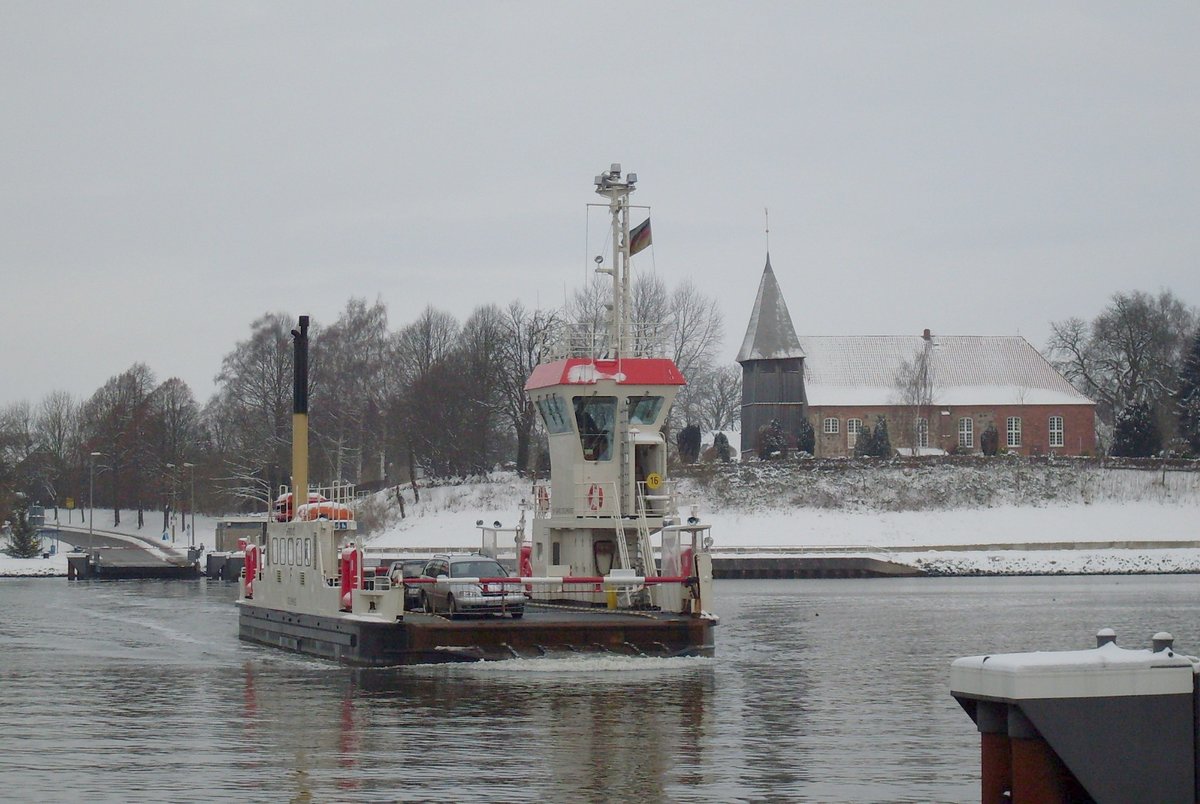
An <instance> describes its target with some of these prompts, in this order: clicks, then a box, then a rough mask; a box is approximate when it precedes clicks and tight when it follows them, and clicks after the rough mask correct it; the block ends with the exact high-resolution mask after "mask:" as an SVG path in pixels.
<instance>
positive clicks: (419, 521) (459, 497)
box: [367, 470, 1200, 575]
mask: <svg viewBox="0 0 1200 804" xmlns="http://www.w3.org/2000/svg"><path fill="white" fill-rule="evenodd" d="M889 472H891V470H884V472H883V473H882V474H881V475H879V476H877V478H876V479H877V480H884V479H888V480H895V479H893V478H885V475H886V474H888V473H889ZM1011 479H1012V476H1011V475H1010V474H1003V475H1001V476H1000V477H999V479H998V480H997V479H996V478H992V479H991V480H990V481H989V480H988V479H986V478H983V479H981V477H980V476H979V475H978V474H976V475H973V476H971V477H968V478H966V480H967V481H968V482H969V483H970V484H972V485H973V486H974V487H975V488H977V489H987V494H988V496H989V497H992V498H998V497H1000V496H1001V493H1000V492H999V491H997V490H996V489H995V488H994V487H995V485H996V484H997V483H999V484H1000V485H1004V484H1007V483H1008V482H1009V481H1010V480H1011ZM820 482H822V483H823V484H827V485H828V484H829V483H830V482H831V481H830V480H829V479H828V478H825V479H821V481H820ZM859 482H860V481H858V480H857V479H852V480H851V485H854V484H856V483H859ZM897 482H900V481H897ZM989 482H990V483H991V486H990V487H989ZM864 485H865V484H864ZM1054 485H1055V486H1056V487H1057V488H1059V489H1066V490H1067V493H1065V494H1064V495H1063V496H1065V497H1068V498H1070V499H1072V500H1075V501H1072V502H1062V501H1057V502H1055V501H1051V502H1047V501H1046V500H1047V497H1046V496H1045V495H1038V497H1037V499H1038V503H1037V504H1032V503H1027V504H1024V505H1020V504H999V505H994V506H993V507H981V508H951V509H948V510H907V511H888V510H863V509H862V507H861V506H857V505H856V506H854V507H853V508H851V509H848V510H847V509H835V508H828V507H807V506H803V505H799V504H797V503H795V502H794V501H792V500H785V498H784V497H783V496H781V495H780V494H778V493H777V492H778V490H779V489H778V486H776V485H773V484H770V483H768V484H765V485H764V486H763V487H762V488H759V489H758V490H755V489H753V488H747V489H740V490H738V491H737V492H736V493H730V492H729V491H728V489H727V492H726V493H724V494H717V495H713V494H711V493H710V492H711V486H710V484H709V483H706V482H702V481H699V480H695V479H683V480H682V481H681V482H680V501H681V505H682V506H683V508H684V510H685V511H687V510H690V506H692V505H695V506H696V509H697V513H698V514H699V515H700V517H701V519H702V520H703V521H705V522H709V523H711V524H712V525H713V529H712V536H713V542H714V549H715V550H716V551H717V554H718V555H720V553H721V552H723V551H737V552H739V553H744V552H746V551H753V550H755V549H757V548H762V549H765V550H768V551H770V552H771V554H773V555H786V554H787V553H786V550H788V549H789V548H791V549H793V550H794V551H795V553H797V554H801V553H802V554H805V555H818V554H821V553H822V552H823V551H832V552H836V553H838V554H842V555H844V554H846V552H847V551H853V552H855V553H859V554H863V555H871V556H876V557H879V558H883V559H886V560H889V561H895V562H898V563H904V564H910V565H912V566H916V567H920V568H921V569H923V570H925V571H927V572H930V573H932V574H965V575H975V574H1068V573H1069V574H1076V573H1127V572H1200V506H1198V504H1197V500H1198V499H1200V497H1197V496H1196V495H1197V492H1196V491H1195V490H1194V486H1195V485H1196V484H1194V483H1193V478H1191V477H1187V478H1182V479H1179V480H1174V481H1170V480H1169V481H1168V485H1167V486H1166V487H1165V490H1166V491H1165V493H1164V491H1163V490H1162V487H1161V486H1160V488H1157V489H1156V488H1155V486H1154V483H1153V478H1150V477H1148V476H1146V475H1145V474H1140V475H1131V474H1129V473H1125V472H1122V473H1120V474H1117V475H1115V476H1106V475H1105V474H1104V473H1098V474H1091V475H1089V476H1088V477H1087V478H1084V479H1082V480H1081V479H1079V478H1075V479H1073V480H1071V479H1068V478H1067V477H1066V476H1064V475H1058V476H1057V477H1056V479H1055V481H1054ZM1039 487H1040V488H1043V489H1044V488H1045V487H1046V484H1039ZM1080 488H1084V489H1087V490H1088V494H1087V496H1088V497H1089V498H1093V497H1101V498H1105V497H1116V498H1118V499H1119V500H1121V501H1103V502H1092V503H1086V502H1080V501H1078V497H1076V496H1074V493H1075V492H1076V491H1078V489H1080ZM1096 489H1107V492H1106V493H1095V494H1093V491H1095V490H1096ZM528 491H529V490H528V484H527V483H526V482H525V481H522V480H520V479H519V478H516V477H512V476H498V477H494V478H491V479H489V480H486V481H479V480H474V481H470V482H464V483H462V484H458V485H450V486H441V487H434V488H427V489H422V490H421V500H420V502H419V503H417V502H415V501H414V500H413V499H412V492H411V489H405V490H403V493H404V494H405V499H406V503H405V508H406V514H407V516H406V517H405V518H404V519H399V515H398V511H397V510H393V512H392V514H391V515H392V516H393V517H394V518H393V519H391V520H390V521H388V523H387V524H386V525H384V526H382V527H380V528H379V529H378V530H377V531H376V532H375V533H373V534H371V535H370V536H369V538H368V540H367V546H368V549H369V550H370V549H385V548H386V549H389V550H405V549H411V550H414V551H426V550H429V549H431V548H447V549H456V550H469V549H476V548H478V546H479V543H480V535H479V529H478V528H477V527H476V524H475V523H476V521H477V520H479V519H483V520H484V521H486V522H487V523H488V524H491V523H493V522H494V521H499V522H500V523H501V525H502V526H504V527H512V526H513V525H515V524H516V523H517V521H518V517H519V510H518V504H519V503H520V501H521V500H522V499H528V498H529V496H530V495H529V493H528ZM830 493H831V494H832V493H833V492H832V491H830ZM883 493H885V494H888V493H889V492H887V491H884V492H883ZM731 497H735V498H737V502H735V501H734V500H732V499H731ZM1051 499H1052V500H1053V497H1051ZM1172 542H1178V543H1180V544H1179V547H1174V546H1172V545H1171V544H1170V543H1172ZM1063 543H1070V544H1081V545H1086V547H1087V548H1089V549H1072V548H1071V547H1069V546H1068V545H1067V544H1063ZM1098 543H1099V544H1100V545H1104V548H1103V549H1096V548H1097V546H1098ZM1193 544H1194V545H1195V546H1193ZM1014 545H1015V546H1024V545H1028V546H1029V547H1030V548H1031V549H1019V550H1013V549H1012V546H1014ZM922 547H924V548H929V549H928V550H924V551H922V550H921V549H920V548H922ZM1033 548H1051V549H1033Z"/></svg>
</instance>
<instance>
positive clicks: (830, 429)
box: [825, 417, 839, 435]
mask: <svg viewBox="0 0 1200 804" xmlns="http://www.w3.org/2000/svg"><path fill="white" fill-rule="evenodd" d="M838 424H839V421H838V420H837V419H835V418H832V417H830V418H828V419H826V420H825V433H826V434H827V435H836V434H837V432H838V429H839V427H838Z"/></svg>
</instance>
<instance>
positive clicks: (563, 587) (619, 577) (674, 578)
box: [404, 571, 695, 593]
mask: <svg viewBox="0 0 1200 804" xmlns="http://www.w3.org/2000/svg"><path fill="white" fill-rule="evenodd" d="M694 580H695V576H694V575H655V576H646V575H635V574H633V573H619V572H616V571H614V572H613V574H612V575H595V576H591V575H584V576H579V575H552V576H517V575H508V576H504V577H498V578H451V579H446V578H405V579H404V585H405V586H413V587H417V588H420V587H424V586H431V585H434V584H437V585H439V586H441V587H442V588H444V589H446V588H448V589H449V590H451V591H453V590H454V589H455V588H462V589H468V588H472V587H475V588H478V587H484V588H485V591H487V589H486V587H493V588H494V589H495V590H499V589H506V590H507V589H510V588H528V587H534V586H536V587H539V591H542V592H547V591H549V592H553V591H563V592H568V593H571V592H600V591H606V590H609V589H611V590H620V589H640V588H642V587H646V586H669V585H677V586H680V585H687V584H690V583H691V582H693V581H694ZM527 591H528V589H527Z"/></svg>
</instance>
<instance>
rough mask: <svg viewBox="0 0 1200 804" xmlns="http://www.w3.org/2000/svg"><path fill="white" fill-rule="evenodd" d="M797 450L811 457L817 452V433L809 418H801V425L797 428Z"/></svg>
mask: <svg viewBox="0 0 1200 804" xmlns="http://www.w3.org/2000/svg"><path fill="white" fill-rule="evenodd" d="M796 450H797V451H798V452H807V453H808V454H809V455H812V454H814V453H815V452H816V451H817V431H816V430H814V429H813V426H812V422H810V421H809V420H808V417H807V416H803V417H801V419H800V424H799V426H797V427H796Z"/></svg>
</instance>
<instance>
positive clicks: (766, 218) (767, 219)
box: [763, 207, 771, 254]
mask: <svg viewBox="0 0 1200 804" xmlns="http://www.w3.org/2000/svg"><path fill="white" fill-rule="evenodd" d="M763 225H764V228H765V229H766V235H767V253H768V254H770V253H771V213H770V210H768V209H767V208H766V207H763Z"/></svg>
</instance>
